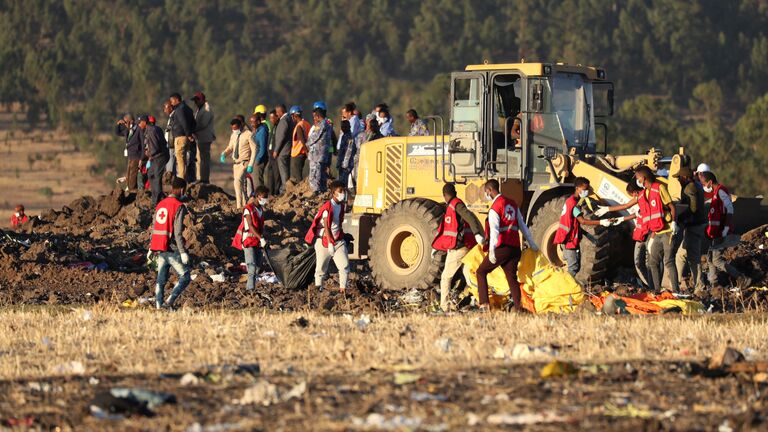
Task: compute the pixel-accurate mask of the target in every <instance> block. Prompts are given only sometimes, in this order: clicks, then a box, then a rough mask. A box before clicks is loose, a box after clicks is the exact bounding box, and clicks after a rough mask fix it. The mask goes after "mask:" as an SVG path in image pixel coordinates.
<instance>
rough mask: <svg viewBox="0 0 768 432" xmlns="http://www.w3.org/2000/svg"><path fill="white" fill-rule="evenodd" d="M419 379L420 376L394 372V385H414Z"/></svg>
mask: <svg viewBox="0 0 768 432" xmlns="http://www.w3.org/2000/svg"><path fill="white" fill-rule="evenodd" d="M420 379H421V375H419V374H415V373H409V372H396V373H395V385H405V384H411V383H415V382H416V381H418V380H420Z"/></svg>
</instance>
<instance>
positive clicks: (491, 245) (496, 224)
mask: <svg viewBox="0 0 768 432" xmlns="http://www.w3.org/2000/svg"><path fill="white" fill-rule="evenodd" d="M483 189H484V190H485V199H486V200H488V201H491V208H490V209H489V210H488V219H486V220H485V238H486V239H488V242H487V243H486V244H485V246H484V247H483V249H484V250H486V251H488V255H487V256H486V257H485V258H483V261H482V262H481V263H480V266H479V267H478V268H477V291H478V295H479V297H480V310H485V311H487V310H488V309H489V302H488V274H489V273H490V272H492V271H493V270H494V269H495V268H496V267H501V268H502V269H504V275H505V276H506V278H507V283H508V284H509V292H510V295H511V297H512V301H513V302H514V308H515V310H516V311H518V312H522V311H524V309H523V307H522V304H521V303H520V296H521V294H520V284H519V283H518V281H517V264H518V263H519V262H520V251H521V245H520V231H522V232H523V236H525V239H526V241H527V242H528V246H529V247H530V248H531V249H533V250H534V251H538V250H539V247H538V246H536V242H534V241H533V236H532V235H531V232H530V231H529V230H528V226H527V225H526V224H525V220H523V215H522V213H521V212H520V209H519V208H518V207H517V203H516V202H515V201H514V200H511V199H509V198H507V197H505V196H504V195H502V194H501V193H500V192H499V182H498V180H495V179H491V180H488V181H487V182H486V183H485V186H483Z"/></svg>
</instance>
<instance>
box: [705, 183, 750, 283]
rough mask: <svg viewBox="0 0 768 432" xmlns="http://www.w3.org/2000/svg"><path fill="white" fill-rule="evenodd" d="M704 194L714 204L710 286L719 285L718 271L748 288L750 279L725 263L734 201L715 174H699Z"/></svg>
mask: <svg viewBox="0 0 768 432" xmlns="http://www.w3.org/2000/svg"><path fill="white" fill-rule="evenodd" d="M699 177H700V178H701V185H702V186H703V187H704V192H706V193H708V194H711V195H712V203H711V205H710V206H709V213H708V214H707V228H706V231H705V233H706V235H707V238H708V239H709V240H710V242H711V244H710V247H709V251H708V252H707V263H708V265H709V270H708V272H707V279H709V284H710V286H714V285H716V284H717V271H718V270H720V271H724V272H726V273H728V275H730V276H731V277H732V278H734V279H735V280H736V283H737V285H738V286H739V287H742V288H747V287H749V285H750V284H751V283H752V281H751V280H750V278H748V277H747V276H745V275H744V274H743V273H741V272H740V271H738V270H737V269H736V268H735V267H734V266H732V265H731V264H729V263H728V262H726V261H725V258H724V257H723V250H724V249H725V248H724V247H723V243H724V241H725V238H726V237H728V234H733V201H732V200H731V194H730V193H728V190H727V189H726V188H725V187H723V185H721V184H720V183H718V182H717V177H716V176H715V174H714V173H712V172H709V171H706V172H702V173H699Z"/></svg>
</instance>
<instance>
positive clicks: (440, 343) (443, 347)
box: [435, 338, 453, 352]
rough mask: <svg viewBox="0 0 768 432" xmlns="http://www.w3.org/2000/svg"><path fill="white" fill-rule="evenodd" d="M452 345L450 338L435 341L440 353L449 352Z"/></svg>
mask: <svg viewBox="0 0 768 432" xmlns="http://www.w3.org/2000/svg"><path fill="white" fill-rule="evenodd" d="M452 345H453V339H451V338H440V339H438V340H436V341H435V346H436V347H437V348H439V349H440V351H442V352H448V351H450V350H451V346H452Z"/></svg>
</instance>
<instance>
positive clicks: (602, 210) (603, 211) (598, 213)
mask: <svg viewBox="0 0 768 432" xmlns="http://www.w3.org/2000/svg"><path fill="white" fill-rule="evenodd" d="M610 209H611V208H610V207H608V206H597V210H595V216H597V217H603V216H605V214H606V213H608V212H609V211H611V210H610Z"/></svg>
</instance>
